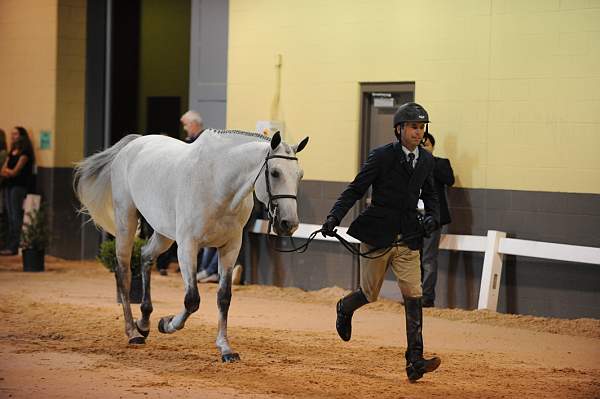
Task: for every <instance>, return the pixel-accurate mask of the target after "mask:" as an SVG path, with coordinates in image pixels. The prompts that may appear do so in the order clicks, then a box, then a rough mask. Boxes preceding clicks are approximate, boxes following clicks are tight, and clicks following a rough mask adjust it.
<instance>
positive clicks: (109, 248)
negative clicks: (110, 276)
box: [96, 238, 146, 275]
mask: <svg viewBox="0 0 600 399" xmlns="http://www.w3.org/2000/svg"><path fill="white" fill-rule="evenodd" d="M144 244H146V240H142V239H141V238H136V239H135V241H134V243H133V252H132V254H131V263H130V265H131V272H132V274H134V275H138V274H140V273H141V271H142V247H143V246H144ZM96 259H97V260H98V261H99V262H100V263H102V264H103V265H104V267H106V268H107V269H108V270H110V271H111V272H114V271H115V269H116V268H117V253H116V249H115V240H106V241H104V242H103V243H102V244H101V245H100V252H99V253H98V256H97V257H96Z"/></svg>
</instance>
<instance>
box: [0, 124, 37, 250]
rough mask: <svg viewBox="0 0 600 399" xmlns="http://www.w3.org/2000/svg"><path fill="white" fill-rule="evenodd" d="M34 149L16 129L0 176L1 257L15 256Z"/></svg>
mask: <svg viewBox="0 0 600 399" xmlns="http://www.w3.org/2000/svg"><path fill="white" fill-rule="evenodd" d="M34 162H35V158H34V154H33V146H32V145H31V141H30V140H29V135H28V134H27V130H25V128H23V127H21V126H17V127H15V128H14V129H13V131H12V132H11V145H10V151H9V152H8V157H7V158H6V160H5V161H4V165H3V166H2V170H1V171H0V175H2V177H3V178H4V206H5V208H6V214H7V217H8V239H7V242H6V248H5V249H3V250H2V251H0V255H16V253H17V250H18V249H19V242H20V236H21V228H22V226H23V201H24V200H25V196H26V195H27V191H28V190H29V188H30V185H31V182H32V178H33V164H34Z"/></svg>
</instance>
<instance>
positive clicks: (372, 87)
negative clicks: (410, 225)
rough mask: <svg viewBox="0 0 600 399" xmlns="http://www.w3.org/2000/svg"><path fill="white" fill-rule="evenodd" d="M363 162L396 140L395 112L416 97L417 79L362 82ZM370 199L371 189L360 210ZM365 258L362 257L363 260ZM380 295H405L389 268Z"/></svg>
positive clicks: (397, 297)
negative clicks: (411, 80)
mask: <svg viewBox="0 0 600 399" xmlns="http://www.w3.org/2000/svg"><path fill="white" fill-rule="evenodd" d="M361 99H362V104H361V128H362V129H361V130H362V131H361V149H360V151H361V157H360V158H361V164H362V163H363V162H364V161H366V159H367V156H368V155H369V152H370V151H371V150H372V149H374V148H377V147H379V146H381V145H384V144H388V143H391V142H394V141H395V140H396V137H395V136H394V126H393V121H394V114H395V113H396V110H397V109H398V107H399V106H400V105H402V104H404V103H407V102H411V101H414V100H415V84H414V83H410V82H408V83H406V82H405V83H363V84H361ZM370 203H371V193H370V192H369V193H368V194H367V196H366V198H365V199H364V200H363V201H362V203H361V204H360V206H361V210H362V209H364V208H365V207H366V206H368V205H369V204H370ZM360 262H361V263H362V262H363V259H361V260H360ZM380 296H382V297H385V298H388V299H394V300H401V299H402V298H401V297H402V295H401V294H400V290H399V289H398V285H397V284H396V281H395V276H394V275H393V273H392V272H391V270H388V273H386V276H385V280H384V281H383V285H382V287H381V291H380Z"/></svg>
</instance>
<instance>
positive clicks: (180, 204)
mask: <svg viewBox="0 0 600 399" xmlns="http://www.w3.org/2000/svg"><path fill="white" fill-rule="evenodd" d="M307 142H308V137H307V138H305V139H304V140H302V141H301V142H300V143H299V144H298V145H293V146H290V145H288V144H286V143H284V142H282V141H281V137H280V135H279V133H276V134H275V135H274V136H273V138H272V139H269V138H268V137H266V136H263V135H260V134H256V133H248V132H239V131H227V130H211V129H209V130H205V131H204V133H202V135H201V136H200V137H199V138H198V139H197V140H196V141H195V142H194V143H192V144H187V143H184V142H182V141H179V140H176V139H173V138H170V137H165V136H160V135H149V136H140V135H128V136H126V137H124V138H123V139H122V140H121V141H119V142H118V143H116V144H115V145H114V146H112V147H110V148H108V149H106V150H105V151H102V152H99V153H97V154H95V155H92V156H90V157H88V158H86V159H84V160H83V161H81V162H80V163H79V164H77V165H76V167H75V179H74V181H75V183H74V187H75V191H76V192H77V195H78V197H79V200H80V201H81V203H82V204H83V210H84V211H86V212H88V213H89V215H90V216H91V217H92V219H93V220H94V222H95V223H96V225H98V226H100V227H101V228H102V229H104V230H105V231H107V232H108V233H110V234H112V235H114V236H115V241H116V255H117V260H118V267H117V270H116V273H115V277H116V281H117V289H118V292H119V295H120V297H121V302H122V304H123V313H124V317H125V332H126V334H127V337H128V338H129V344H134V345H135V344H144V343H145V339H146V337H147V336H148V334H149V332H150V314H151V313H152V300H151V297H150V271H151V269H152V265H153V264H154V261H155V260H156V258H157V257H158V256H159V255H160V254H161V253H163V252H164V251H166V250H167V249H168V248H169V246H170V245H171V244H172V243H173V241H176V242H177V244H178V250H177V256H178V259H179V264H180V269H181V275H182V278H183V281H184V284H185V299H184V307H183V309H182V311H181V312H180V313H179V314H177V315H170V316H165V317H163V318H161V319H160V321H159V324H158V330H159V331H160V332H161V333H165V334H171V333H174V332H175V331H177V330H180V329H182V328H183V326H184V324H185V322H186V320H187V319H188V317H189V316H190V315H191V314H192V313H194V312H195V311H196V310H198V307H199V306H200V294H199V292H198V286H197V283H196V278H195V276H196V254H197V253H198V250H199V249H200V248H203V247H216V248H218V254H219V276H220V278H219V289H218V293H217V304H218V308H219V330H218V334H217V339H216V345H217V348H218V349H219V351H220V352H221V359H222V360H223V361H224V362H231V361H237V360H239V355H238V354H237V353H235V352H233V351H232V349H231V347H230V346H229V341H228V339H227V313H228V311H229V304H230V301H231V272H232V268H233V265H234V262H235V260H236V258H237V255H238V253H239V251H240V246H241V241H242V229H243V226H244V224H245V223H246V221H247V220H248V218H249V217H250V212H251V211H252V206H253V199H252V192H255V193H256V197H257V198H258V200H260V201H261V202H262V203H264V204H265V205H266V206H267V208H268V210H269V217H270V219H271V221H272V222H273V228H274V230H275V232H276V233H277V234H278V235H284V236H289V235H291V234H292V233H293V232H294V231H295V230H296V228H297V227H298V223H299V222H298V213H297V203H296V195H297V191H298V184H299V182H300V179H301V178H302V173H303V172H302V169H301V168H300V166H299V164H298V159H297V158H296V156H295V155H296V153H298V152H300V151H301V150H302V149H303V148H304V147H305V146H306V144H307ZM138 212H139V213H141V214H142V215H143V216H144V218H145V219H146V220H147V221H148V223H149V224H150V225H151V226H152V227H153V228H154V234H153V235H152V236H151V237H150V239H149V241H148V243H147V244H146V245H145V246H144V247H143V248H142V265H143V266H142V279H143V284H144V293H143V299H142V304H141V307H140V308H141V318H140V319H138V320H134V319H133V316H132V313H131V306H130V303H129V285H130V281H131V271H130V264H129V263H130V259H131V253H132V247H133V241H134V236H135V233H136V228H137V224H138Z"/></svg>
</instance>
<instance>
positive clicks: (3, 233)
mask: <svg viewBox="0 0 600 399" xmlns="http://www.w3.org/2000/svg"><path fill="white" fill-rule="evenodd" d="M7 156H8V151H7V146H6V132H5V131H4V130H2V129H0V168H2V165H4V161H6V157H7ZM3 180H4V178H3V177H2V176H0V248H2V247H4V244H5V242H6V238H7V236H8V226H7V224H6V211H5V210H4V193H3V188H4V187H3V184H2V183H3Z"/></svg>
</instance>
